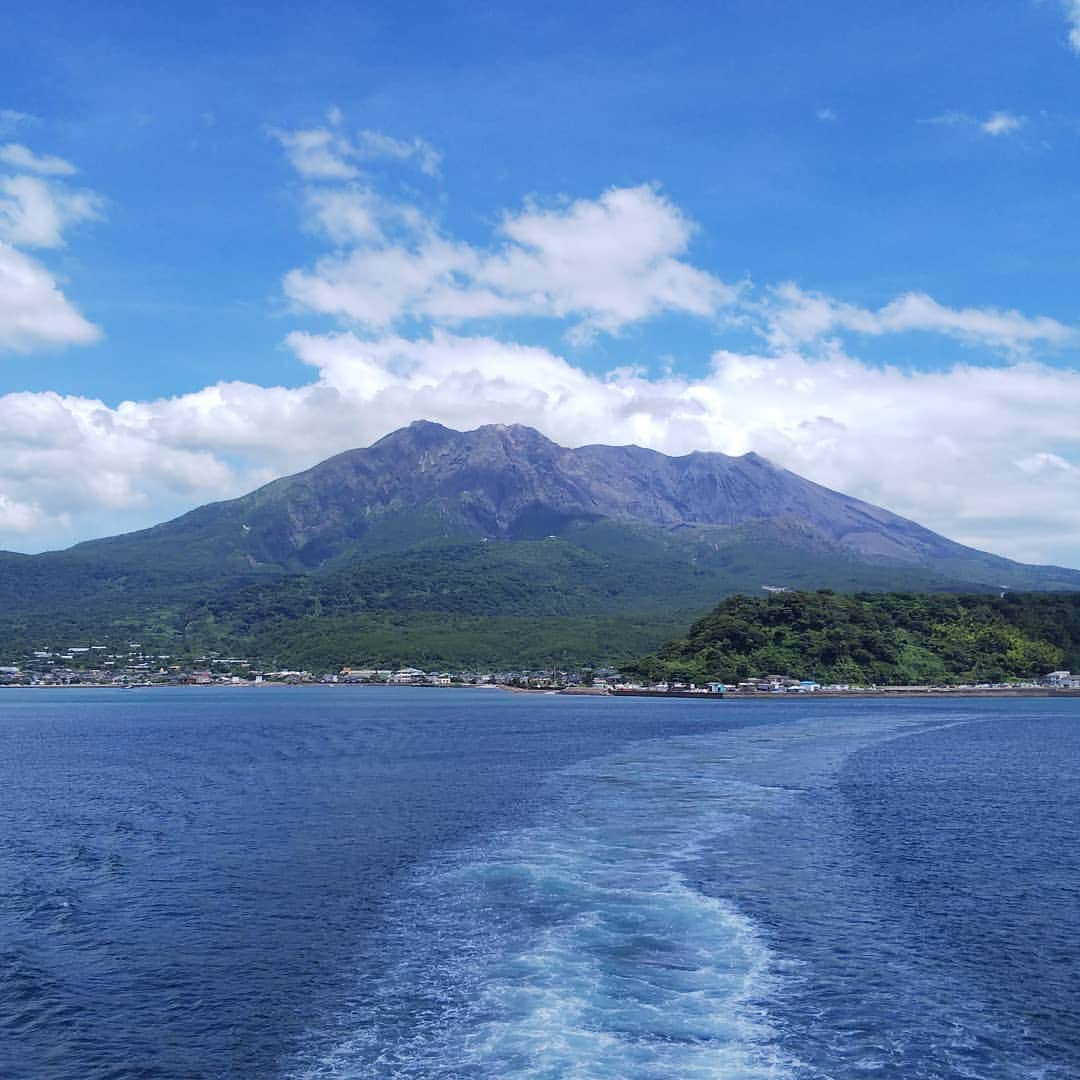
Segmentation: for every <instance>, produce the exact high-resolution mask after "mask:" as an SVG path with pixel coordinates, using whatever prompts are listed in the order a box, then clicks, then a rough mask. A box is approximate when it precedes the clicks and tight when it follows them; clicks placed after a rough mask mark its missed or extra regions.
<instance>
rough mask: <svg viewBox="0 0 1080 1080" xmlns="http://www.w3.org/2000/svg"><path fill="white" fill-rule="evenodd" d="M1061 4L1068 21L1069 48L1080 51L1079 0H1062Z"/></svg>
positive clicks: (1076, 51)
mask: <svg viewBox="0 0 1080 1080" xmlns="http://www.w3.org/2000/svg"><path fill="white" fill-rule="evenodd" d="M1062 6H1063V7H1064V8H1065V18H1066V19H1067V20H1068V22H1069V48H1070V49H1072V51H1073V52H1074V53H1080V0H1063V5H1062Z"/></svg>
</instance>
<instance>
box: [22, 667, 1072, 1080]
mask: <svg viewBox="0 0 1080 1080" xmlns="http://www.w3.org/2000/svg"><path fill="white" fill-rule="evenodd" d="M0 1077H3V1078H4V1080H7V1078H15V1080H19V1078H27V1080H39V1078H40V1080H60V1078H64V1080H67V1078H72V1080H99V1078H100V1080H104V1078H110V1080H121V1078H128V1077H130V1078H136V1077H138V1078H151V1077H162V1078H164V1077H169V1078H172V1077H177V1078H181V1077H182V1078H202V1077H215V1078H216V1077H222V1078H247V1077H252V1078H256V1077H257V1078H260V1080H261V1078H331V1077H333V1078H346V1077H366V1078H379V1080H386V1078H402V1080H406V1078H420V1077H425V1078H427V1077H430V1078H444V1080H450V1078H462V1080H464V1078H468V1080H474V1078H475V1080H481V1078H500V1080H502V1078H512V1077H528V1078H550V1080H564V1078H577V1080H604V1078H612V1080H616V1078H617V1080H637V1078H640V1080H652V1078H679V1080H692V1078H698V1077H709V1078H720V1080H728V1078H739V1080H754V1078H758V1077H774V1078H786V1077H794V1078H835V1080H840V1078H855V1077H880V1078H884V1077H889V1078H891V1077H896V1078H903V1080H916V1078H921V1077H926V1078H931V1077H932V1078H951V1077H958V1078H959V1077H974V1078H978V1080H995V1078H1002V1080H1005V1078H1009V1080H1020V1078H1032V1080H1035V1078H1038V1080H1065V1078H1072V1077H1080V701H1077V700H1056V701H1053V700H1045V699H1023V700H1021V699H1013V700H1001V701H993V702H984V701H980V700H973V699H960V698H957V699H952V700H941V699H934V700H926V701H921V700H910V699H908V700H900V701H891V702H875V701H863V700H850V701H835V700H805V699H800V700H798V701H787V700H785V701H771V700H770V701H751V702H737V701H725V702H695V701H673V702H657V701H653V700H648V699H637V700H613V699H598V698H567V697H555V696H522V695H511V694H505V693H501V692H498V691H445V690H443V691H440V690H407V689H374V688H371V689H363V688H326V689H295V690H290V689H237V690H216V689H200V688H192V689H183V690H175V691H173V690H157V689H153V690H143V691H137V692H134V693H120V692H113V691H106V690H84V691H80V690H45V691H18V690H14V691H13V690H5V691H0Z"/></svg>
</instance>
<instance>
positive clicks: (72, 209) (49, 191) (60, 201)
mask: <svg viewBox="0 0 1080 1080" xmlns="http://www.w3.org/2000/svg"><path fill="white" fill-rule="evenodd" d="M101 208H102V200H101V198H100V197H99V196H98V195H95V194H94V193H93V192H89V191H70V190H68V189H67V188H65V187H62V186H61V185H59V184H56V183H51V182H50V181H48V180H44V179H42V178H41V177H37V176H7V177H2V178H0V239H3V240H6V241H7V242H8V243H9V244H15V245H17V246H20V247H43V248H55V247H62V246H63V244H64V237H63V233H64V230H65V229H67V228H68V227H69V226H72V225H77V224H79V223H80V222H83V221H93V220H95V219H96V218H99V217H100V216H101Z"/></svg>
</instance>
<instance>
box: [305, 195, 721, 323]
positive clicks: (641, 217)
mask: <svg viewBox="0 0 1080 1080" xmlns="http://www.w3.org/2000/svg"><path fill="white" fill-rule="evenodd" d="M370 209H371V204H370V202H369V203H365V204H364V206H363V210H364V211H365V212H367V211H370ZM340 216H341V215H338V217H339V218H340ZM322 220H323V221H324V223H325V221H326V215H325V213H324V214H323V218H322ZM362 224H363V227H364V229H365V230H367V228H368V224H367V219H366V218H363V219H362ZM412 228H413V233H414V236H413V238H412V242H411V243H409V244H405V243H401V244H395V245H391V244H374V245H366V246H361V247H357V248H355V249H354V250H352V251H351V252H349V253H347V254H344V255H339V254H335V255H331V256H327V257H325V258H323V259H321V260H319V261H318V262H317V263H316V265H315V267H314V268H313V269H312V270H310V271H308V270H294V271H292V272H290V273H289V274H288V275H287V276H286V278H285V282H284V287H285V292H286V294H287V295H288V296H290V297H291V298H292V299H293V300H294V301H296V302H297V303H298V304H301V305H302V306H304V307H307V308H309V309H311V310H313V311H318V312H320V313H323V314H331V315H337V316H340V317H342V318H344V319H346V320H348V321H351V322H354V323H357V324H359V325H362V326H366V327H369V328H375V329H382V330H385V329H386V328H388V327H390V326H392V325H394V324H395V323H398V322H400V321H402V320H407V319H428V320H433V321H435V322H440V323H444V324H448V325H456V324H459V323H462V322H465V321H467V320H470V319H477V318H493V317H510V316H534V317H536V316H539V317H548V318H556V319H563V320H565V319H574V320H577V325H576V326H575V327H574V330H573V332H574V333H575V335H576V336H577V337H579V338H580V337H587V336H589V335H591V334H594V333H596V332H598V331H604V332H609V333H614V332H617V331H619V330H620V329H622V328H623V327H624V326H626V325H628V324H630V323H634V322H638V321H640V320H643V319H647V318H650V317H652V316H654V315H657V314H660V313H662V312H665V311H677V312H682V313H686V314H693V315H698V316H711V315H714V314H715V313H716V312H717V310H718V309H719V308H720V307H722V306H724V305H728V304H731V303H733V302H734V301H735V299H736V297H737V295H738V290H737V289H735V288H733V287H732V286H729V285H725V284H724V283H723V282H721V281H719V280H718V279H717V278H715V277H713V276H712V275H711V274H708V273H706V272H705V271H703V270H699V269H697V268H696V267H694V266H692V265H691V264H690V263H688V262H686V261H684V259H682V258H681V256H683V255H684V254H685V252H686V250H687V248H688V246H689V242H690V238H691V236H692V234H693V226H692V225H691V223H690V222H689V221H688V220H687V219H686V218H685V217H684V216H683V214H682V213H681V212H680V211H679V209H678V208H677V207H676V206H675V205H674V204H673V203H671V202H670V201H669V200H668V199H666V198H665V197H664V196H663V195H662V194H660V192H658V191H657V190H656V189H655V188H654V187H651V186H642V187H637V188H612V189H610V190H609V191H607V192H605V193H604V194H603V195H602V196H601V197H600V198H599V199H595V200H589V199H581V200H578V201H576V202H572V203H569V204H565V205H560V206H558V207H555V208H548V209H544V208H541V207H538V206H535V205H529V206H526V207H525V208H524V210H522V211H521V212H520V213H517V214H508V215H506V216H505V217H504V218H503V220H502V222H501V225H500V227H499V229H498V232H497V236H496V243H495V244H494V245H493V246H492V247H491V248H487V249H484V248H478V247H474V246H472V245H469V244H465V243H461V242H455V241H452V240H449V239H446V238H445V237H443V236H441V235H439V234H438V233H437V232H436V230H435V229H434V226H432V225H430V223H427V224H425V223H423V222H418V221H416V220H414V221H413V223H412ZM341 231H342V232H344V230H341ZM358 239H361V237H358Z"/></svg>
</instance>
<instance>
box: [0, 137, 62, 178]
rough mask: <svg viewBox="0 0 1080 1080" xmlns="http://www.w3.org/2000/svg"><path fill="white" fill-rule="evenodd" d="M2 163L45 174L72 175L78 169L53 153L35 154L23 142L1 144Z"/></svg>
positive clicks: (0, 162)
mask: <svg viewBox="0 0 1080 1080" xmlns="http://www.w3.org/2000/svg"><path fill="white" fill-rule="evenodd" d="M0 164H2V165H8V166H10V167H11V168H13V169H25V170H27V171H28V172H36V173H41V174H42V175H44V176H72V175H73V174H74V173H75V172H76V171H77V170H76V168H75V166H74V165H72V164H71V162H70V161H65V160H64V159H63V158H61V157H53V155H51V154H35V153H34V151H33V150H31V149H30V148H29V147H26V146H23V145H22V144H21V143H5V144H4V145H3V146H0Z"/></svg>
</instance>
